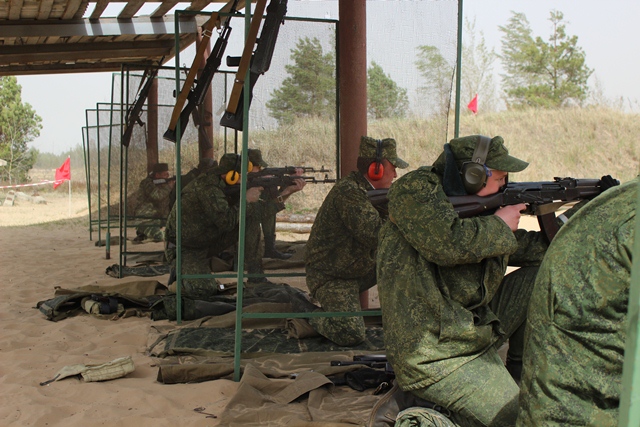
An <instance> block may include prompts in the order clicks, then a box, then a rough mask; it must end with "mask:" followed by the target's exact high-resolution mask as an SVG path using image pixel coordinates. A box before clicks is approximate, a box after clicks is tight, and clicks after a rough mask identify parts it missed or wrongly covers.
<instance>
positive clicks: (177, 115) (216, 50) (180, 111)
mask: <svg viewBox="0 0 640 427" xmlns="http://www.w3.org/2000/svg"><path fill="white" fill-rule="evenodd" d="M244 4H245V0H242V1H239V0H231V1H229V2H228V3H227V4H226V5H224V6H223V7H222V8H221V9H220V10H219V11H218V12H215V13H213V14H212V15H211V17H210V18H209V20H208V21H207V22H205V23H204V25H203V26H202V41H201V42H200V46H199V47H198V51H197V52H196V56H195V58H194V59H193V64H191V68H190V69H189V73H188V75H187V78H186V80H185V82H184V85H183V86H182V90H181V91H180V94H179V95H178V98H177V99H176V105H175V106H174V107H173V112H172V113H171V120H170V121H169V128H168V129H167V130H166V131H165V133H164V135H163V138H164V139H166V140H167V141H171V142H176V137H177V132H176V128H177V126H178V122H180V135H182V133H183V132H184V129H186V127H187V123H189V116H190V115H191V112H192V111H193V110H194V109H195V108H196V107H197V106H199V105H201V104H202V102H203V101H204V97H205V95H206V93H207V91H208V90H209V87H210V86H211V80H212V79H213V76H214V75H215V73H216V72H217V71H218V68H220V63H221V62H222V56H223V55H224V51H225V49H226V47H227V43H228V41H229V35H230V34H231V27H230V26H229V21H231V15H230V16H227V18H226V19H225V20H224V23H223V24H222V29H221V30H220V34H219V36H218V40H216V44H215V45H214V46H213V50H212V51H211V54H210V55H209V57H208V58H207V62H206V63H205V66H204V68H203V69H202V73H201V74H200V77H199V78H198V79H196V74H197V72H198V69H199V66H200V64H201V62H202V58H203V57H204V54H205V51H206V47H207V45H208V41H209V39H210V38H211V34H212V33H211V32H212V31H213V27H214V26H215V25H216V24H219V21H220V14H221V13H231V14H233V13H235V12H236V11H237V10H238V8H241V7H244ZM194 82H195V83H196V86H195V87H194V88H193V89H191V86H192V85H193V83H194ZM185 103H186V104H187V105H186V106H185ZM183 106H184V108H183Z"/></svg>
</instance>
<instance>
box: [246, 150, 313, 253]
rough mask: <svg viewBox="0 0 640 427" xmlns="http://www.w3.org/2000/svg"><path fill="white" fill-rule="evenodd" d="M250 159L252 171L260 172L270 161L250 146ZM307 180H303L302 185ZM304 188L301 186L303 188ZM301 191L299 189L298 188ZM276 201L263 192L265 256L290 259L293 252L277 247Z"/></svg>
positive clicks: (262, 210)
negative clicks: (283, 250) (266, 160)
mask: <svg viewBox="0 0 640 427" xmlns="http://www.w3.org/2000/svg"><path fill="white" fill-rule="evenodd" d="M247 152H248V153H249V161H250V162H251V164H252V165H253V169H252V170H251V172H260V171H261V170H262V169H263V168H266V167H268V166H269V165H268V163H267V162H265V161H264V159H263V158H262V151H260V150H258V149H257V148H250V149H249V150H248V151H247ZM304 184H305V182H304V181H301V185H302V187H304ZM301 189H302V188H300V190H301ZM298 191H299V190H298ZM274 204H275V201H274V200H273V198H272V197H270V196H268V195H267V194H264V193H263V194H262V197H261V198H260V208H261V209H260V210H261V212H260V214H259V215H260V218H261V219H260V224H261V225H262V234H263V235H264V257H265V258H273V259H289V258H291V256H292V254H290V253H282V252H280V251H278V250H277V249H276V213H277V212H278V210H279V209H277V210H274V209H273V206H269V205H274Z"/></svg>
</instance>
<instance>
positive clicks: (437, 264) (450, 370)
mask: <svg viewBox="0 0 640 427" xmlns="http://www.w3.org/2000/svg"><path fill="white" fill-rule="evenodd" d="M480 152H482V153H480ZM479 153H480V154H479ZM478 159H480V160H478ZM527 165H528V163H527V162H525V161H523V160H520V159H518V158H516V157H514V156H511V155H510V154H509V151H508V150H507V148H506V147H505V146H504V141H503V139H502V137H500V136H495V137H493V138H491V139H489V138H488V137H482V136H479V135H473V136H467V137H462V138H456V139H453V140H451V141H450V143H449V144H445V147H444V151H443V153H442V154H441V155H440V157H438V159H437V160H436V161H435V163H434V164H433V165H432V166H425V167H421V168H419V169H417V170H415V171H413V172H410V173H408V174H406V175H405V176H403V177H402V178H401V179H399V180H398V181H397V182H396V183H395V184H394V185H393V187H391V189H390V190H389V193H388V197H389V206H388V208H389V217H390V221H388V222H387V223H386V224H385V225H384V226H383V227H382V229H381V230H380V235H379V241H380V242H379V245H378V258H377V263H378V264H377V272H378V292H379V297H380V305H381V308H382V321H383V324H384V339H385V345H386V349H387V357H388V358H389V361H390V362H391V364H392V365H393V368H394V371H395V374H396V385H395V386H394V389H392V391H390V392H389V393H388V394H387V395H385V397H384V398H383V399H381V400H380V401H379V402H378V404H377V405H376V406H375V407H374V411H373V413H372V416H371V420H372V425H387V423H388V422H389V421H388V417H391V418H392V419H393V420H395V415H396V414H397V413H398V410H403V409H405V407H403V406H402V405H403V403H402V402H407V401H412V399H413V401H415V398H418V399H422V401H428V402H432V403H434V404H436V405H437V406H439V407H440V408H444V410H446V411H444V412H448V413H449V412H450V418H449V419H447V418H444V415H438V413H437V412H436V413H435V414H436V415H435V417H439V418H440V421H441V422H442V423H444V424H442V425H451V422H455V423H456V424H457V425H465V426H466V425H473V426H497V425H514V424H515V420H516V417H517V413H518V391H519V388H518V384H517V383H516V380H519V369H521V367H522V353H523V340H524V322H525V317H526V313H527V306H528V303H529V298H530V295H531V290H532V288H533V283H534V280H535V277H536V273H537V271H538V266H539V265H540V262H541V261H542V258H543V256H544V254H545V251H546V249H547V247H548V244H547V242H546V240H545V238H544V236H543V235H542V233H541V232H528V231H526V230H522V229H518V224H519V220H520V215H521V214H520V211H521V210H523V209H524V208H525V205H524V204H519V205H515V206H506V207H504V208H500V209H498V210H497V211H496V212H495V213H494V214H493V215H486V216H478V217H472V218H467V219H461V218H459V217H458V214H457V213H456V212H455V210H454V209H453V206H452V204H451V203H450V202H449V199H448V197H449V196H454V195H465V194H468V192H469V188H474V187H475V188H474V190H472V191H473V192H474V193H475V194H477V195H478V196H488V195H491V194H495V193H497V192H498V191H499V190H500V188H501V187H502V186H504V185H505V184H506V182H507V176H508V175H509V173H513V172H520V171H522V170H523V169H525V168H526V167H527ZM469 170H472V171H473V172H472V173H467V172H468V171H469ZM569 215H570V214H569ZM507 266H517V267H520V268H519V269H518V270H516V271H514V272H512V273H510V274H507V275H506V276H505V273H506V269H507ZM507 340H508V341H509V350H508V355H507V366H506V367H505V365H504V363H503V362H502V360H501V358H500V356H499V355H498V349H499V348H500V346H501V345H502V344H503V343H505V342H506V341H507ZM407 397H410V398H409V399H408V398H407ZM417 406H424V405H417ZM431 416H434V415H433V414H431ZM385 420H387V421H385ZM447 422H448V424H447ZM427 425H432V424H427ZM433 425H441V424H433Z"/></svg>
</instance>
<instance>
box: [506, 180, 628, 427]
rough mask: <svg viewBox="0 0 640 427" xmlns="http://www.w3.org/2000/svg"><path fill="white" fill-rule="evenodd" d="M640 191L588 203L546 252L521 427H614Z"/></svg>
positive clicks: (529, 340) (612, 193)
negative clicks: (583, 426) (579, 426)
mask: <svg viewBox="0 0 640 427" xmlns="http://www.w3.org/2000/svg"><path fill="white" fill-rule="evenodd" d="M639 185H640V178H636V179H634V180H632V181H630V182H627V183H626V184H623V185H620V186H619V187H614V188H611V189H609V190H607V191H606V192H604V193H602V194H601V195H600V196H598V197H596V198H595V199H593V200H592V201H591V202H589V203H588V204H587V205H586V206H585V207H584V209H582V210H581V211H579V212H578V213H576V214H575V215H574V216H573V217H572V218H571V219H570V220H569V221H568V222H567V223H566V225H565V226H564V227H562V229H561V230H560V231H559V232H558V234H557V235H556V237H555V238H554V240H553V242H552V243H551V245H550V246H549V250H548V251H547V255H546V256H545V258H544V261H543V262H542V265H541V266H540V270H539V272H538V276H537V278H536V284H535V287H534V289H533V294H532V296H531V301H530V306H529V307H530V308H529V313H528V317H527V326H526V337H525V358H524V367H523V376H522V391H521V394H520V413H519V416H518V424H517V425H518V426H540V425H544V426H567V425H574V426H576V425H593V426H599V427H617V426H618V406H619V403H620V390H621V382H622V365H623V361H624V351H625V341H626V339H625V338H626V333H627V310H628V305H629V287H630V283H631V269H632V264H633V263H632V259H631V257H632V252H633V245H634V228H635V223H636V209H637V205H638V186H639ZM636 232H637V230H636Z"/></svg>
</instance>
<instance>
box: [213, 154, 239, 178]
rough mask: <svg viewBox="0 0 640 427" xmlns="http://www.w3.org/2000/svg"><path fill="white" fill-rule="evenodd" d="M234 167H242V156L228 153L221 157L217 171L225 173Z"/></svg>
mask: <svg viewBox="0 0 640 427" xmlns="http://www.w3.org/2000/svg"><path fill="white" fill-rule="evenodd" d="M234 169H236V170H237V169H240V156H239V155H238V154H235V153H226V154H224V155H223V156H222V157H221V158H220V161H219V162H218V166H217V167H216V168H215V170H216V171H215V173H217V174H218V175H224V174H226V173H227V172H229V171H231V170H234Z"/></svg>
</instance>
